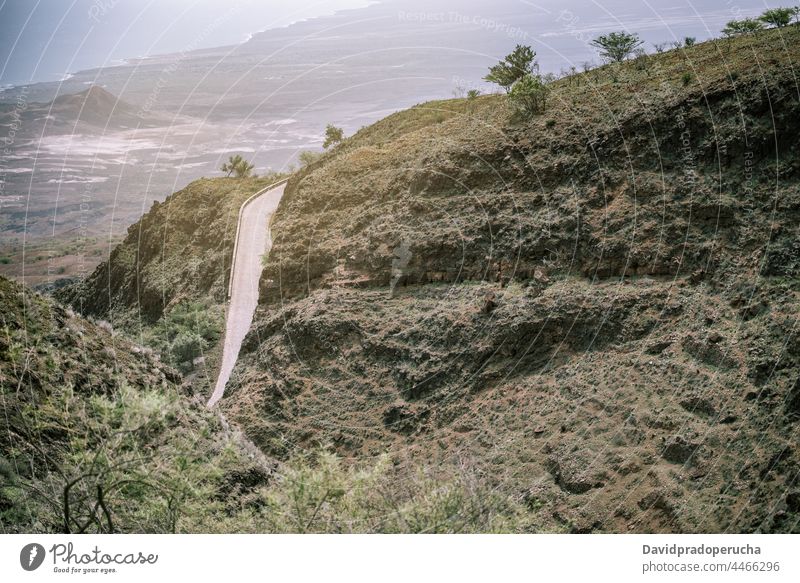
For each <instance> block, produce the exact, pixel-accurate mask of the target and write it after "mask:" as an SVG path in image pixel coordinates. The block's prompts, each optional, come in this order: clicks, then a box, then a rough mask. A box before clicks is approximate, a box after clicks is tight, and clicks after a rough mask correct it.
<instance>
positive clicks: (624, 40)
mask: <svg viewBox="0 0 800 583" xmlns="http://www.w3.org/2000/svg"><path fill="white" fill-rule="evenodd" d="M591 44H592V45H594V46H595V47H597V48H598V49H600V56H601V57H603V58H604V59H607V60H609V61H612V62H620V61H624V60H625V59H627V58H628V57H629V56H630V55H631V54H632V53H633V51H635V50H636V49H637V48H638V47H639V46H641V45H642V41H641V40H639V36H638V35H636V34H628V33H627V32H610V33H608V34H603V35H600V36H598V37H597V38H596V39H594V40H593V41H592V43H591Z"/></svg>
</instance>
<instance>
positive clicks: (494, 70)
mask: <svg viewBox="0 0 800 583" xmlns="http://www.w3.org/2000/svg"><path fill="white" fill-rule="evenodd" d="M534 59H536V53H535V52H534V51H533V49H532V48H531V47H528V46H525V45H517V46H516V48H515V49H514V51H513V52H512V53H511V54H509V55H506V57H505V58H504V59H503V60H502V61H500V62H499V63H497V64H496V65H494V66H493V67H489V74H488V75H486V77H484V78H483V79H484V81H488V82H489V83H496V84H498V85H500V87H502V88H503V89H505V90H506V93H508V91H509V90H510V89H511V86H512V85H513V84H514V82H515V81H517V80H519V79H522V78H523V77H524V76H525V75H532V74H533V73H534V71H536V70H538V68H539V66H538V65H537V64H536V62H535V60H534Z"/></svg>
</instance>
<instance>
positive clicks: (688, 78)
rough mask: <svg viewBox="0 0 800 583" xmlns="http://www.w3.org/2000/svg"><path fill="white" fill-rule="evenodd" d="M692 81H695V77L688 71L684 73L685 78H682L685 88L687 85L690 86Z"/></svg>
mask: <svg viewBox="0 0 800 583" xmlns="http://www.w3.org/2000/svg"><path fill="white" fill-rule="evenodd" d="M692 79H694V76H693V75H692V74H691V73H689V72H688V71H687V72H686V73H684V74H683V77H681V81H683V86H684V87H686V86H687V85H689V83H691V82H692Z"/></svg>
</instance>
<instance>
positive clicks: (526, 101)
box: [508, 75, 547, 116]
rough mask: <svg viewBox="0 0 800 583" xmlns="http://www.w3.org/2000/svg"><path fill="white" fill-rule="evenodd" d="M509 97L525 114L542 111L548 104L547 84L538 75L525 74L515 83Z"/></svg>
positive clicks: (515, 106) (518, 109) (512, 103)
mask: <svg viewBox="0 0 800 583" xmlns="http://www.w3.org/2000/svg"><path fill="white" fill-rule="evenodd" d="M508 99H509V101H510V102H511V105H512V106H513V107H514V108H515V109H516V110H517V111H518V112H519V113H521V114H523V115H526V116H529V115H533V114H536V113H542V112H544V110H545V106H546V104H547V86H546V85H545V84H544V83H543V82H542V79H541V77H539V76H538V75H525V76H524V77H523V78H522V79H520V80H519V81H517V82H516V83H514V86H513V87H512V88H511V92H510V93H509V95H508Z"/></svg>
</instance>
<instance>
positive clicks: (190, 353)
mask: <svg viewBox="0 0 800 583" xmlns="http://www.w3.org/2000/svg"><path fill="white" fill-rule="evenodd" d="M223 326H224V318H223V314H222V310H221V308H219V307H216V306H211V305H209V304H206V303H201V302H182V303H180V304H178V305H176V306H175V307H174V308H173V309H172V310H170V311H169V312H168V313H167V314H166V315H165V316H164V317H163V318H162V319H161V320H160V321H159V322H158V323H157V324H156V325H155V326H153V327H152V328H151V329H150V330H148V331H147V332H146V333H145V336H144V341H145V344H147V345H148V346H152V347H153V348H154V349H155V350H157V351H158V352H159V353H160V354H161V357H162V358H163V359H164V362H167V363H168V364H170V365H171V366H174V367H176V368H180V369H181V370H183V371H184V372H188V371H189V370H191V369H192V361H193V360H194V359H195V358H197V357H199V356H202V355H203V353H204V352H205V351H206V350H208V349H209V347H211V346H213V345H215V344H216V342H217V341H218V340H219V338H220V336H221V335H222V330H223Z"/></svg>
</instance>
